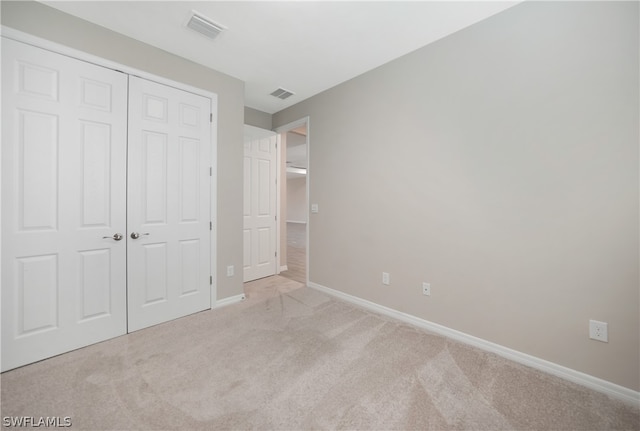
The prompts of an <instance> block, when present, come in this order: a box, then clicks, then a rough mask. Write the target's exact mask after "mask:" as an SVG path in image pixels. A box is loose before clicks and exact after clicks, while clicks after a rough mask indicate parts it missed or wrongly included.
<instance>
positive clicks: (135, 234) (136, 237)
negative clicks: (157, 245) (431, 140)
mask: <svg viewBox="0 0 640 431" xmlns="http://www.w3.org/2000/svg"><path fill="white" fill-rule="evenodd" d="M142 235H149V232H147V233H138V232H131V238H133V239H138V238H140V237H141V236H142Z"/></svg>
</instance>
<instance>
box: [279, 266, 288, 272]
mask: <svg viewBox="0 0 640 431" xmlns="http://www.w3.org/2000/svg"><path fill="white" fill-rule="evenodd" d="M283 271H289V267H288V266H287V265H282V266H281V267H280V272H283Z"/></svg>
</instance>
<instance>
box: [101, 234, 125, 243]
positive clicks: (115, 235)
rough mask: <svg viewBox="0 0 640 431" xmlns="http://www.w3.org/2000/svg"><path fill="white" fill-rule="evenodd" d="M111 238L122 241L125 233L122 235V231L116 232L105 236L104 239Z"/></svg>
mask: <svg viewBox="0 0 640 431" xmlns="http://www.w3.org/2000/svg"><path fill="white" fill-rule="evenodd" d="M107 238H110V239H112V240H114V241H120V240H121V239H122V238H124V235H122V234H121V233H115V234H113V236H103V237H102V239H107Z"/></svg>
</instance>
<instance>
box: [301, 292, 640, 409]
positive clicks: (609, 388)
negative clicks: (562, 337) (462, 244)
mask: <svg viewBox="0 0 640 431" xmlns="http://www.w3.org/2000/svg"><path fill="white" fill-rule="evenodd" d="M307 286H308V287H311V288H313V289H316V290H319V291H321V292H324V293H326V294H328V295H331V296H334V297H336V298H339V299H342V300H344V301H347V302H350V303H352V304H355V305H357V306H360V307H363V308H366V309H368V310H370V311H373V312H375V313H379V314H383V315H385V316H389V317H392V318H394V319H398V320H400V321H402V322H405V323H408V324H410V325H413V326H417V327H419V328H422V329H426V330H428V331H431V332H434V333H436V334H438V335H442V336H444V337H447V338H451V339H453V340H456V341H459V342H461V343H464V344H468V345H471V346H474V347H477V348H479V349H481V350H484V351H487V352H491V353H495V354H497V355H499V356H502V357H503V358H506V359H509V360H512V361H514V362H517V363H519V364H523V365H526V366H528V367H531V368H535V369H537V370H540V371H543V372H545V373H548V374H552V375H554V376H556V377H560V378H562V379H565V380H568V381H570V382H573V383H577V384H579V385H582V386H585V387H587V388H589V389H592V390H594V391H598V392H601V393H604V394H606V395H609V396H610V397H612V398H616V399H618V400H621V401H623V402H625V403H628V404H630V405H632V406H634V407H638V404H639V403H640V392H636V391H634V390H632V389H629V388H625V387H624V386H620V385H617V384H615V383H611V382H608V381H606V380H603V379H600V378H598V377H594V376H591V375H589V374H585V373H583V372H580V371H576V370H573V369H571V368H567V367H564V366H562V365H558V364H556V363H553V362H549V361H547V360H544V359H541V358H538V357H535V356H532V355H529V354H526V353H522V352H519V351H517V350H513V349H510V348H508V347H505V346H502V345H500V344H496V343H492V342H491V341H487V340H484V339H482V338H478V337H474V336H473V335H469V334H466V333H464V332H460V331H457V330H455V329H451V328H448V327H446V326H442V325H439V324H437V323H433V322H429V321H428V320H424V319H421V318H419V317H416V316H412V315H410V314H407V313H403V312H401V311H398V310H394V309H393V308H389V307H385V306H383V305H379V304H376V303H374V302H371V301H367V300H366V299H362V298H358V297H356V296H352V295H349V294H348V293H344V292H340V291H338V290H335V289H331V288H329V287H325V286H322V285H320V284H317V283H313V282H310V281H307Z"/></svg>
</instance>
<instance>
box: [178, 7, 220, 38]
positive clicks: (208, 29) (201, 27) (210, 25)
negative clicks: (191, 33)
mask: <svg viewBox="0 0 640 431" xmlns="http://www.w3.org/2000/svg"><path fill="white" fill-rule="evenodd" d="M191 13H192V14H193V15H192V16H191V19H190V20H189V22H188V23H187V27H189V28H190V29H191V30H195V31H197V32H198V33H200V34H203V35H205V36H206V37H208V38H209V39H215V38H216V37H218V35H219V34H220V33H222V32H223V31H225V30H226V27H225V26H223V25H220V24H217V23H215V22H213V21H211V20H210V19H209V18H207V17H205V16H204V15H202V14H201V13H199V12H196V11H192V12H191Z"/></svg>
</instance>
